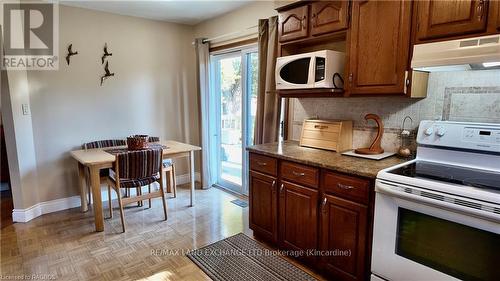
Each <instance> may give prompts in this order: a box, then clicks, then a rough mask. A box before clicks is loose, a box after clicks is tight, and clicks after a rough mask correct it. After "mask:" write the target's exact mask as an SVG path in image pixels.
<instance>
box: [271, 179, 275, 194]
mask: <svg viewBox="0 0 500 281" xmlns="http://www.w3.org/2000/svg"><path fill="white" fill-rule="evenodd" d="M271 190H272V191H273V192H276V180H273V183H272V185H271Z"/></svg>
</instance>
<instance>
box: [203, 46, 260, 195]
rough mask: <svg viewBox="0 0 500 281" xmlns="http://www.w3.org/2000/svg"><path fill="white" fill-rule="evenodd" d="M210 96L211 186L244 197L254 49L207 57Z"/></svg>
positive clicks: (254, 81)
mask: <svg viewBox="0 0 500 281" xmlns="http://www.w3.org/2000/svg"><path fill="white" fill-rule="evenodd" d="M210 59H211V75H210V77H211V94H210V97H211V98H213V99H214V100H213V102H211V103H210V104H211V105H212V106H213V107H214V108H213V109H212V110H211V112H214V113H215V117H216V118H215V120H216V121H215V122H216V124H215V126H214V127H213V128H214V132H213V135H214V137H215V142H214V145H215V149H210V151H212V153H211V154H212V155H210V157H211V158H212V159H213V160H215V161H213V163H215V166H216V167H215V175H216V177H215V183H216V184H217V185H218V186H220V187H223V188H225V189H228V190H230V191H233V192H236V193H239V194H244V195H248V185H247V182H248V179H247V175H248V172H247V169H248V153H247V152H246V150H245V148H246V147H247V146H249V145H252V144H253V141H254V140H253V138H254V123H255V114H256V110H257V83H258V78H257V75H258V53H257V48H256V47H251V48H244V49H239V50H233V51H230V52H225V53H221V54H212V55H211V57H210Z"/></svg>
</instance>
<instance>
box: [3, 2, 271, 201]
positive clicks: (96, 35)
mask: <svg viewBox="0 0 500 281" xmlns="http://www.w3.org/2000/svg"><path fill="white" fill-rule="evenodd" d="M59 11H60V15H59V17H60V31H59V33H60V35H59V37H60V38H59V43H60V45H59V50H60V54H59V57H60V59H61V61H60V64H59V70H57V71H28V72H24V74H23V75H24V76H23V77H24V78H23V79H21V78H22V77H19V76H20V75H21V74H22V73H19V75H18V74H15V75H10V74H9V81H10V80H11V79H12V81H18V82H14V83H17V84H13V85H10V92H11V93H10V97H9V98H12V97H13V100H12V101H10V100H8V101H9V102H11V104H12V109H13V110H12V113H11V115H12V116H14V124H12V125H13V126H15V129H16V133H18V132H17V131H19V133H18V134H29V135H30V137H29V138H23V139H21V140H22V142H21V143H20V144H22V145H21V146H24V147H25V148H24V149H23V148H22V147H21V146H18V147H13V150H14V151H13V152H16V151H17V150H19V151H17V154H18V156H20V157H21V159H20V162H19V163H17V162H16V163H17V164H19V165H18V166H19V167H18V168H19V177H18V178H20V179H21V180H22V181H24V183H23V182H20V183H19V184H18V185H17V191H16V190H15V189H16V186H15V184H14V183H13V192H14V197H15V198H14V199H15V201H14V208H15V209H25V208H29V207H31V206H33V205H34V204H37V203H39V202H45V201H50V200H55V199H60V198H66V197H70V196H73V195H77V194H78V188H77V187H78V183H77V170H76V164H75V162H74V161H73V160H72V159H71V157H70V155H69V151H71V150H73V149H77V148H79V147H80V145H81V144H82V143H84V142H87V141H92V140H97V139H107V138H124V137H126V136H128V135H130V134H136V133H145V134H149V135H156V136H160V137H161V138H163V139H174V140H179V141H185V142H189V143H193V144H199V143H200V140H199V124H198V104H197V92H196V73H195V69H196V61H195V59H196V58H195V52H194V48H193V46H192V44H191V42H192V41H193V39H194V38H197V37H215V36H219V35H221V34H227V33H230V32H234V31H239V30H242V29H245V28H247V27H250V26H254V25H257V22H258V19H260V18H268V17H270V16H273V15H276V12H275V10H274V3H273V2H272V1H256V2H254V3H251V4H249V5H247V6H245V7H243V8H241V9H239V10H236V11H233V12H231V13H228V14H225V15H222V16H220V17H218V18H215V19H212V20H208V21H205V22H203V23H200V24H198V25H197V26H194V27H192V26H187V25H180V24H173V23H166V22H160V21H152V20H147V19H141V18H135V17H128V16H122V15H115V14H110V13H104V12H98V11H93V10H87V9H81V8H74V7H67V6H63V5H60V8H59ZM243 35H244V36H247V37H248V36H249V37H256V29H254V30H249V32H248V34H243ZM241 39H242V37H240V38H237V39H236V40H241ZM105 42H107V43H108V46H109V50H110V51H111V52H112V53H113V56H112V57H109V66H110V70H111V71H112V72H114V73H115V77H112V78H110V79H108V80H106V81H105V82H104V85H103V86H102V87H101V86H99V83H100V81H99V79H100V76H101V75H102V74H103V72H104V70H103V65H101V63H100V57H101V55H102V52H103V51H102V48H103V46H104V43H105ZM70 43H72V44H73V50H76V51H78V52H79V54H78V55H76V56H73V57H72V58H71V65H69V66H68V65H66V62H65V60H64V57H65V55H66V49H67V46H68V45H69V44H70ZM213 43H215V45H217V44H220V43H223V44H224V43H227V38H226V39H224V40H218V41H216V42H213ZM21 76H22V75H21ZM11 77H12V78H11ZM4 85H5V84H4ZM22 85H27V86H26V87H22ZM6 92H7V91H3V90H2V104H4V103H3V101H4V99H3V96H4V95H3V94H4V93H6ZM21 103H28V104H30V109H31V114H30V115H29V116H23V115H21V114H20V110H18V109H19V108H20V104H21ZM2 114H3V112H2ZM4 121H6V120H5V119H4ZM17 124H20V125H19V126H17ZM19 136H20V135H19ZM13 137H14V136H13ZM16 140H17V141H19V140H18V138H17V136H16ZM23 142H30V143H31V146H30V145H29V144H26V143H23ZM27 148H29V149H27ZM14 154H15V153H14ZM197 159H199V158H197ZM16 163H15V164H16ZM198 163H199V161H198ZM178 164H179V168H178V175H182V174H184V173H186V172H187V169H186V168H187V167H186V165H185V163H184V162H183V161H181V162H180V163H178ZM196 170H197V171H199V165H198V167H196ZM11 172H12V171H11ZM18 191H19V192H21V193H19V195H18V196H16V194H17V193H16V192H18Z"/></svg>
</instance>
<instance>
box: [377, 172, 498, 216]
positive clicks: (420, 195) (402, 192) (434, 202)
mask: <svg viewBox="0 0 500 281" xmlns="http://www.w3.org/2000/svg"><path fill="white" fill-rule="evenodd" d="M375 191H376V192H379V193H383V194H386V195H388V196H392V197H398V198H401V199H404V200H408V201H413V202H418V203H422V204H426V205H431V206H438V207H442V208H446V209H448V210H451V211H455V212H459V213H464V214H467V215H473V216H475V217H479V218H481V219H487V220H490V221H494V222H500V215H499V214H495V213H494V212H490V211H487V210H483V209H493V208H496V206H494V205H492V204H487V203H486V204H485V203H484V202H480V201H476V200H471V199H468V198H460V197H458V196H454V195H450V194H443V193H436V192H433V191H430V190H425V189H422V188H418V187H414V186H405V185H402V184H396V183H392V182H391V183H388V182H385V181H381V180H377V181H376V183H375ZM433 196H435V197H434V198H432V197H433ZM437 198H440V199H437ZM441 198H442V199H441ZM457 202H458V203H457ZM464 203H465V204H464ZM468 203H469V204H468ZM375 204H377V202H375ZM481 205H482V206H481ZM470 206H476V207H470ZM478 206H481V208H479V207H478Z"/></svg>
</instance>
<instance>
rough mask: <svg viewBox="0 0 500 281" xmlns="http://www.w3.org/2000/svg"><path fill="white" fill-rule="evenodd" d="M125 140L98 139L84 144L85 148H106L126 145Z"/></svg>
mask: <svg viewBox="0 0 500 281" xmlns="http://www.w3.org/2000/svg"><path fill="white" fill-rule="evenodd" d="M125 144H126V142H125V140H98V141H93V142H88V143H84V144H83V145H82V148H83V149H93V148H105V147H112V146H120V145H125Z"/></svg>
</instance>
